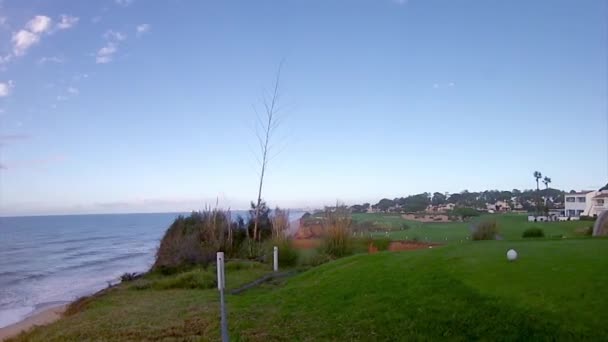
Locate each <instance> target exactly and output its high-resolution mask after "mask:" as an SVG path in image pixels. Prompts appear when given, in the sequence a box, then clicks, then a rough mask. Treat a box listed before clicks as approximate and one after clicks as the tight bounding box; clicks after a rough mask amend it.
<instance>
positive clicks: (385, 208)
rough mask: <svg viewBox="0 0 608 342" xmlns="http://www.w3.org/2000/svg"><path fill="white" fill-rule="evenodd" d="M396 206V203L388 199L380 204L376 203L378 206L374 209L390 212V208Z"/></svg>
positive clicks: (382, 200) (384, 199)
mask: <svg viewBox="0 0 608 342" xmlns="http://www.w3.org/2000/svg"><path fill="white" fill-rule="evenodd" d="M394 206H395V201H393V200H390V199H388V198H383V199H381V200H380V202H378V203H376V205H374V208H376V209H378V210H380V211H388V210H389V209H390V208H392V207H394Z"/></svg>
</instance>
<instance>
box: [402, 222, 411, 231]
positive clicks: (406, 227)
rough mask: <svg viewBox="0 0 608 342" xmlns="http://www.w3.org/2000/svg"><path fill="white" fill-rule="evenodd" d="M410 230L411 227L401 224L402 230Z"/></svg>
mask: <svg viewBox="0 0 608 342" xmlns="http://www.w3.org/2000/svg"><path fill="white" fill-rule="evenodd" d="M408 229H410V226H409V225H408V224H407V223H403V224H401V230H408Z"/></svg>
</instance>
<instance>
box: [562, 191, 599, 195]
mask: <svg viewBox="0 0 608 342" xmlns="http://www.w3.org/2000/svg"><path fill="white" fill-rule="evenodd" d="M590 192H593V191H579V192H573V193H571V194H570V193H568V194H564V195H565V196H574V195H586V194H588V193H590Z"/></svg>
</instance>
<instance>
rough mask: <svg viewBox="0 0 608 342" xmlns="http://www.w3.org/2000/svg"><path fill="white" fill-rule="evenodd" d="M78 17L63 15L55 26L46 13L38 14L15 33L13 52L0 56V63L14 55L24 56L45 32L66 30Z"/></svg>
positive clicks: (12, 39)
mask: <svg viewBox="0 0 608 342" xmlns="http://www.w3.org/2000/svg"><path fill="white" fill-rule="evenodd" d="M78 20H79V19H78V18H77V17H72V16H69V15H65V14H63V15H61V17H60V21H59V23H58V24H57V25H56V26H55V27H53V20H52V19H51V18H49V17H47V16H46V15H37V16H35V17H34V18H32V19H31V20H30V21H28V22H27V23H26V24H25V27H24V28H23V29H21V30H19V31H17V32H14V33H13V36H12V38H11V42H12V43H13V53H12V54H9V55H7V56H4V57H2V56H0V64H3V63H6V62H8V61H10V60H11V59H12V57H13V56H17V57H18V56H23V55H25V54H26V53H27V50H28V49H29V48H31V47H32V46H34V45H36V44H38V43H39V42H40V38H41V37H42V35H43V34H44V33H47V34H52V33H53V32H55V31H56V30H65V29H68V28H70V27H73V26H74V25H76V23H77V22H78Z"/></svg>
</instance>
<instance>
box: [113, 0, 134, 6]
mask: <svg viewBox="0 0 608 342" xmlns="http://www.w3.org/2000/svg"><path fill="white" fill-rule="evenodd" d="M134 1H135V0H114V2H115V3H116V4H117V5H118V6H122V7H127V6H130V5H131V4H132V3H133V2H134Z"/></svg>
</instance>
